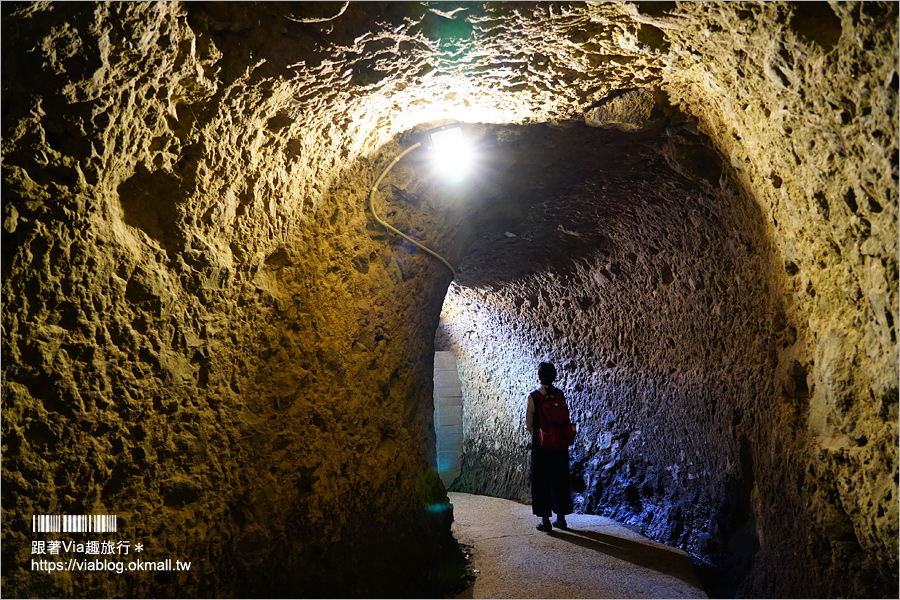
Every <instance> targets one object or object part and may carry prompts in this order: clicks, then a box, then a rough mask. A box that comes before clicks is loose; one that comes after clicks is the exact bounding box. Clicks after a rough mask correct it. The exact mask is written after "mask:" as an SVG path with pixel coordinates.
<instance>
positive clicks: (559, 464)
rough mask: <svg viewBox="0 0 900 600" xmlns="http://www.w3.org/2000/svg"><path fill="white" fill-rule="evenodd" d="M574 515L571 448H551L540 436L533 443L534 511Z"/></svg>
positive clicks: (532, 494)
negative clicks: (570, 481)
mask: <svg viewBox="0 0 900 600" xmlns="http://www.w3.org/2000/svg"><path fill="white" fill-rule="evenodd" d="M551 511H552V512H554V513H556V514H557V515H558V516H564V515H569V514H572V511H573V507H572V492H571V491H570V489H569V451H568V450H547V449H546V448H544V447H543V446H541V444H540V442H539V441H538V440H537V439H534V440H532V443H531V512H533V513H534V514H535V515H537V516H539V517H549V516H550V512H551Z"/></svg>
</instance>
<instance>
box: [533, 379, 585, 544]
mask: <svg viewBox="0 0 900 600" xmlns="http://www.w3.org/2000/svg"><path fill="white" fill-rule="evenodd" d="M537 375H538V381H539V382H540V384H541V387H540V388H539V389H537V390H534V391H533V392H531V393H530V394H528V409H527V411H526V413H525V427H526V428H527V429H528V433H529V434H531V511H532V512H533V513H534V514H535V515H536V516H538V517H541V523H540V524H539V525H538V526H537V528H538V531H552V529H553V527H557V528H558V529H568V525H567V523H566V515H569V514H572V511H573V506H572V493H571V491H570V490H569V450H568V449H563V450H549V449H547V448H544V447H543V446H541V440H540V433H539V432H538V429H539V428H540V412H541V410H540V405H541V402H544V401H547V400H551V399H562V397H563V392H562V390H560V389H557V388H555V387H553V382H554V381H555V380H556V367H554V366H553V364H552V363H548V362H542V363H541V364H540V365H539V366H538V373H537ZM551 512H554V513H556V521H555V522H554V523H552V524H551V523H550V514H551Z"/></svg>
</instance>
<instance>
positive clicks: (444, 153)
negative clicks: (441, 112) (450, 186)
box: [428, 125, 473, 179]
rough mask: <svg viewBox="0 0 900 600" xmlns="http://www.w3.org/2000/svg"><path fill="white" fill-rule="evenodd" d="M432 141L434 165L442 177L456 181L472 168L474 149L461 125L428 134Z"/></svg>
mask: <svg viewBox="0 0 900 600" xmlns="http://www.w3.org/2000/svg"><path fill="white" fill-rule="evenodd" d="M428 137H429V139H430V140H431V152H432V163H433V164H434V167H435V169H436V170H437V171H438V172H440V173H441V175H443V176H445V177H448V178H452V179H456V178H459V177H461V176H463V175H465V174H466V173H467V172H468V171H469V169H470V168H471V167H472V163H473V157H472V148H471V146H470V145H469V143H468V142H467V141H466V137H465V136H464V135H463V132H462V128H461V127H460V126H459V125H451V126H449V127H445V128H441V129H436V130H433V131H430V132H429V133H428Z"/></svg>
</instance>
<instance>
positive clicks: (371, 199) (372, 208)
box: [369, 142, 456, 279]
mask: <svg viewBox="0 0 900 600" xmlns="http://www.w3.org/2000/svg"><path fill="white" fill-rule="evenodd" d="M421 145H422V142H416V143H415V144H413V145H412V146H410V147H409V148H407V149H406V150H404V151H403V152H401V153H400V154H399V155H398V156H397V157H396V158H395V159H394V160H392V161H391V164H389V165H388V166H387V168H385V170H384V171H382V172H381V175H379V176H378V179H376V180H375V185H373V186H372V189H371V190H369V210H370V211H372V216H373V217H375V220H376V221H378V223H380V224H381V225H382V226H383V227H384V228H385V229H388V230H390V231H393V232H394V233H396V234H397V235H399V236H400V237H402V238H403V239H405V240H407V241H409V242H412V243H413V244H415V245H416V246H417V247H419V248H421V249H422V250H424V251H425V252H427V253H428V254H430V255H431V256H433V257H435V258H436V259H438V260H439V261H441V262H442V263H444V264H445V265H447V268H448V269H450V272H451V273H453V278H454V279H456V269H454V268H453V265H451V264H450V263H449V262H448V261H447V259H446V258H444V257H443V256H441V255H440V254H438V253H437V252H435V251H434V250H431V249H430V248H427V247H425V246H423V245H422V244H420V243H419V242H417V241H416V240H414V239H412V238H411V237H409V236H408V235H406V234H405V233H403V232H402V231H400V230H399V229H397V228H396V227H393V226H392V225H390V224H388V223H386V222H385V221H383V220H382V219H381V218H380V217H379V216H378V214H377V213H376V212H375V201H374V196H375V190H376V189H378V186H379V185H380V184H381V180H382V179H384V176H385V175H387V174H388V171H390V170H391V169H392V168H393V167H394V165H396V164H397V163H398V162H399V161H400V159H401V158H403V157H404V156H406V155H407V154H409V153H410V152H412V151H413V150H415V149H416V148H418V147H419V146H421Z"/></svg>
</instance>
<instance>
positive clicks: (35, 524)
mask: <svg viewBox="0 0 900 600" xmlns="http://www.w3.org/2000/svg"><path fill="white" fill-rule="evenodd" d="M31 531H33V532H34V533H56V532H60V533H115V532H116V515H31Z"/></svg>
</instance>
